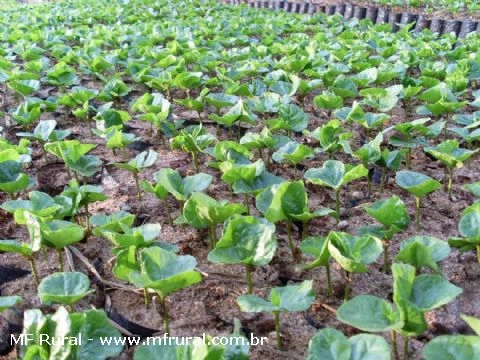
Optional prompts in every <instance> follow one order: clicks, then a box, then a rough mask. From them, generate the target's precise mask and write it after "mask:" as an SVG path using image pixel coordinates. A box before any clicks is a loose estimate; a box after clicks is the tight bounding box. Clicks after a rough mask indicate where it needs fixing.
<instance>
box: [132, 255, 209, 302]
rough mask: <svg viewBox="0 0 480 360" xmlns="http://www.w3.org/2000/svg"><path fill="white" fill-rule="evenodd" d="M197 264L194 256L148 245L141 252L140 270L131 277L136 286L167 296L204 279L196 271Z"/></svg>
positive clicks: (133, 272)
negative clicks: (180, 254)
mask: <svg viewBox="0 0 480 360" xmlns="http://www.w3.org/2000/svg"><path fill="white" fill-rule="evenodd" d="M196 265H197V261H196V260H195V258H194V257H193V256H190V255H182V256H179V255H176V254H174V253H173V252H171V251H168V250H164V249H162V248H160V247H148V248H144V249H142V251H141V253H140V270H139V271H132V272H131V273H130V275H129V279H130V281H131V282H133V283H134V284H135V286H138V287H139V288H149V289H153V290H155V291H156V292H157V293H158V294H159V295H160V296H161V297H165V296H168V295H169V294H171V293H173V292H175V291H178V290H181V289H183V288H186V287H189V286H192V285H195V284H197V283H199V282H200V281H202V276H201V275H200V273H199V272H197V271H195V267H196Z"/></svg>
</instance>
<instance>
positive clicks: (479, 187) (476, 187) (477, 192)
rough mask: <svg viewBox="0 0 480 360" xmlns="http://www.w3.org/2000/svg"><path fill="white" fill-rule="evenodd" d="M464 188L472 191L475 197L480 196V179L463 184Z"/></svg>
mask: <svg viewBox="0 0 480 360" xmlns="http://www.w3.org/2000/svg"><path fill="white" fill-rule="evenodd" d="M463 189H464V190H467V191H470V192H471V193H472V194H473V195H474V196H475V197H477V198H480V181H478V182H475V183H471V184H466V185H463Z"/></svg>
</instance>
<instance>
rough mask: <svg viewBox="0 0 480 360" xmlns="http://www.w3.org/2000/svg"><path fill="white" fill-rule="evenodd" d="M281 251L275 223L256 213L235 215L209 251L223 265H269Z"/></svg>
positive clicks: (212, 258) (211, 257)
mask: <svg viewBox="0 0 480 360" xmlns="http://www.w3.org/2000/svg"><path fill="white" fill-rule="evenodd" d="M276 250H277V239H276V238H275V225H273V224H272V223H269V222H268V221H267V220H265V219H261V218H257V217H254V216H240V215H237V216H234V217H232V218H231V219H230V220H229V221H228V222H227V224H226V227H225V229H224V231H223V236H222V238H221V239H220V240H219V241H218V242H217V244H216V246H215V249H213V250H212V251H210V253H209V254H208V260H209V261H211V262H214V263H221V264H249V265H255V266H261V265H266V264H268V263H269V262H270V261H271V260H272V258H273V256H274V255H275V251H276Z"/></svg>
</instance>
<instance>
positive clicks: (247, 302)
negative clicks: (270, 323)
mask: <svg viewBox="0 0 480 360" xmlns="http://www.w3.org/2000/svg"><path fill="white" fill-rule="evenodd" d="M312 286H313V281H312V280H305V281H303V282H302V283H300V284H298V285H287V286H284V287H276V288H273V289H272V290H271V291H270V295H269V297H268V301H266V300H264V299H263V298H261V297H258V296H256V295H240V296H239V297H238V298H237V303H238V306H240V310H241V311H245V312H254V313H257V312H269V313H273V316H274V318H275V332H276V338H277V347H278V349H280V348H281V346H282V339H281V337H280V312H284V311H288V312H297V311H305V310H307V309H308V308H310V306H311V305H312V303H313V301H314V300H315V295H314V292H313V289H312Z"/></svg>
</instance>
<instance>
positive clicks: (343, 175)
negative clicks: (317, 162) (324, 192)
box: [305, 160, 368, 191]
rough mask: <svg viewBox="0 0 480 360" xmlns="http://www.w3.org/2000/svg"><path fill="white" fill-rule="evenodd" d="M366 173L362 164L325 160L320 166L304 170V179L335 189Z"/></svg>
mask: <svg viewBox="0 0 480 360" xmlns="http://www.w3.org/2000/svg"><path fill="white" fill-rule="evenodd" d="M367 175H368V170H367V169H366V168H365V167H364V166H363V165H357V166H352V165H348V164H347V165H345V164H344V163H342V162H341V161H337V160H327V161H325V162H324V163H323V165H322V167H321V168H312V169H308V170H307V171H306V172H305V179H307V180H309V181H310V182H312V183H313V184H316V185H321V186H327V187H330V188H332V189H334V190H335V191H337V190H339V189H340V188H341V187H342V186H344V185H346V184H348V183H349V182H351V181H353V180H356V179H359V178H362V177H365V176H367Z"/></svg>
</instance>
